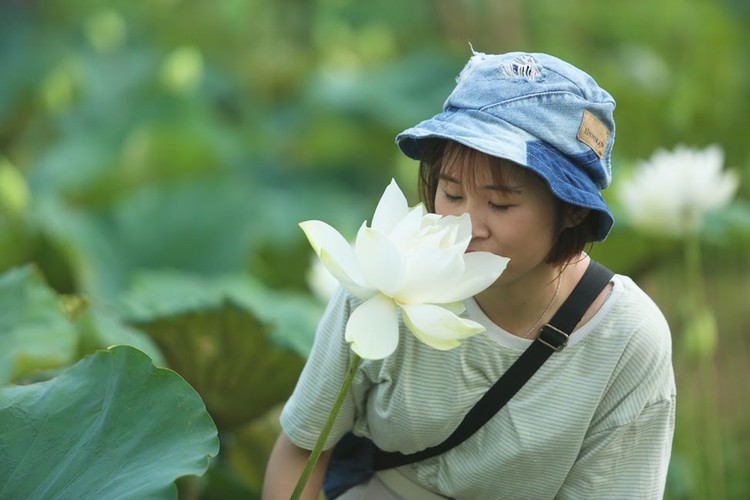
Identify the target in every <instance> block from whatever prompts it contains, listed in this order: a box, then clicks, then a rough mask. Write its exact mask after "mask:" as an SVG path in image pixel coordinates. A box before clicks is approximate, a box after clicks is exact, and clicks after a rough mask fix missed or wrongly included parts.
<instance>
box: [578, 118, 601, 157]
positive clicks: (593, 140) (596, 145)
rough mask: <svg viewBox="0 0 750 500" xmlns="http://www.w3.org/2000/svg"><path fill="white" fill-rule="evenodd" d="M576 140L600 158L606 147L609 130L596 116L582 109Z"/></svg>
mask: <svg viewBox="0 0 750 500" xmlns="http://www.w3.org/2000/svg"><path fill="white" fill-rule="evenodd" d="M578 140H579V141H581V142H583V143H584V144H586V145H587V146H588V147H590V148H591V149H592V150H593V151H594V153H596V156H598V157H599V159H601V158H602V156H604V150H605V149H606V148H607V141H608V140H609V130H607V127H606V126H605V125H604V124H603V123H602V122H601V121H599V119H598V118H597V117H595V116H594V115H593V114H591V113H590V112H589V111H585V110H584V112H583V120H581V128H579V129H578Z"/></svg>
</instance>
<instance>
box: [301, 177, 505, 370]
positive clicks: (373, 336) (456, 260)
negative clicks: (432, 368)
mask: <svg viewBox="0 0 750 500" xmlns="http://www.w3.org/2000/svg"><path fill="white" fill-rule="evenodd" d="M300 227H301V228H302V230H303V231H304V232H305V235H306V236H307V238H308V240H309V241H310V244H311V245H312V247H313V249H314V250H315V253H317V254H318V257H319V258H320V260H321V262H322V263H323V264H324V265H325V267H326V268H327V269H328V270H329V271H330V272H331V274H333V275H334V276H335V277H336V279H338V281H339V282H340V283H341V284H342V285H343V286H344V287H345V288H346V289H347V290H348V291H349V292H350V293H351V294H352V295H354V296H355V297H358V298H360V299H362V300H363V301H364V302H363V303H362V304H361V305H360V306H358V307H357V308H356V309H355V310H354V311H353V312H352V314H351V316H350V318H349V322H348V323H347V325H346V333H345V336H346V340H347V342H350V343H351V347H352V350H353V351H354V352H355V353H356V354H357V355H359V356H360V357H362V358H365V359H382V358H385V357H387V356H389V355H390V354H391V353H392V352H393V351H394V350H395V349H396V346H397V344H398V312H399V310H400V312H401V315H402V317H403V320H404V323H405V324H406V326H407V327H408V328H409V330H411V332H412V333H413V334H414V335H415V336H416V337H417V338H418V339H419V340H421V341H422V342H424V343H426V344H428V345H430V346H432V347H434V348H436V349H441V350H447V349H452V348H454V347H456V346H458V345H459V340H462V339H465V338H467V337H469V336H471V335H474V334H477V333H480V332H482V331H483V330H484V328H483V327H482V326H481V325H479V324H478V323H476V322H474V321H470V320H467V319H464V318H460V317H459V316H457V314H460V313H462V312H463V310H464V308H463V303H462V301H463V300H464V299H466V298H468V297H471V296H473V295H476V294H477V293H479V292H481V291H482V290H484V289H485V288H487V287H488V286H489V285H491V284H492V283H494V282H495V280H497V278H498V277H499V276H500V274H501V273H502V272H503V270H504V269H505V266H506V264H507V262H508V259H506V258H505V257H500V256H497V255H494V254H492V253H489V252H471V253H465V252H466V248H467V247H468V245H469V242H470V240H471V221H470V219H469V214H463V215H462V216H460V217H454V216H446V217H441V216H439V215H436V214H431V213H427V211H426V210H425V208H424V206H423V205H422V204H419V205H417V206H416V207H414V208H411V209H410V208H409V206H408V204H407V201H406V197H405V196H404V194H403V193H402V192H401V190H400V189H399V187H398V185H397V184H396V182H395V181H393V180H392V181H391V183H390V185H389V186H388V187H387V188H386V190H385V192H384V193H383V196H382V197H381V199H380V202H378V206H377V208H376V209H375V214H374V216H373V219H372V224H371V226H370V227H368V226H367V222H366V221H365V222H364V223H363V224H362V226H361V227H360V229H359V232H358V233H357V238H356V241H355V243H354V246H353V247H352V245H350V244H349V243H348V242H347V241H346V239H345V238H344V237H343V236H341V234H339V233H338V231H336V230H335V229H334V228H332V227H331V226H329V225H328V224H326V223H325V222H321V221H316V220H310V221H305V222H302V223H300Z"/></svg>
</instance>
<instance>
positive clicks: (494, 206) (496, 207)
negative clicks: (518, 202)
mask: <svg viewBox="0 0 750 500" xmlns="http://www.w3.org/2000/svg"><path fill="white" fill-rule="evenodd" d="M489 205H490V208H491V209H492V210H495V211H498V212H502V211H505V210H508V209H509V208H510V207H512V206H513V205H498V204H497V203H490V204H489Z"/></svg>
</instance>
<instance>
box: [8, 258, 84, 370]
mask: <svg viewBox="0 0 750 500" xmlns="http://www.w3.org/2000/svg"><path fill="white" fill-rule="evenodd" d="M0 310H1V311H2V314H0V385H2V384H4V383H6V382H8V381H10V380H12V379H14V378H16V377H18V376H21V375H25V374H28V373H31V372H33V371H35V370H43V369H53V368H58V367H60V366H63V365H66V364H68V363H71V362H72V361H73V360H74V359H76V348H77V342H78V334H77V333H76V330H75V328H74V327H73V325H72V324H71V323H70V321H69V320H68V318H67V317H66V315H65V313H64V311H63V309H62V306H61V305H60V302H59V300H58V297H57V295H56V294H55V292H54V291H53V290H52V289H50V288H49V287H48V286H47V284H46V283H45V282H44V278H43V277H42V275H41V273H40V272H39V271H38V270H37V269H36V268H35V267H34V266H31V265H26V266H23V267H18V268H14V269H11V270H9V271H7V272H5V273H4V274H2V275H0Z"/></svg>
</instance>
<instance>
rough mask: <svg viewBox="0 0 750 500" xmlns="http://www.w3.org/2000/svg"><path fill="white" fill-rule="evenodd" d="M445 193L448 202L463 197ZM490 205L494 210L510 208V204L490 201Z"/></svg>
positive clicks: (499, 210)
mask: <svg viewBox="0 0 750 500" xmlns="http://www.w3.org/2000/svg"><path fill="white" fill-rule="evenodd" d="M443 194H444V195H445V199H446V200H447V201H448V203H458V202H459V201H461V200H462V199H463V196H454V195H452V194H448V193H445V192H444V193H443ZM488 204H489V206H490V208H491V209H492V210H495V211H497V212H503V211H505V210H508V209H509V208H510V205H497V204H495V203H489V202H488Z"/></svg>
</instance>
